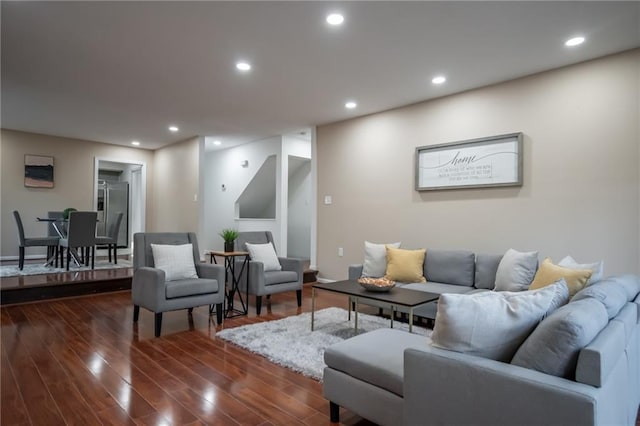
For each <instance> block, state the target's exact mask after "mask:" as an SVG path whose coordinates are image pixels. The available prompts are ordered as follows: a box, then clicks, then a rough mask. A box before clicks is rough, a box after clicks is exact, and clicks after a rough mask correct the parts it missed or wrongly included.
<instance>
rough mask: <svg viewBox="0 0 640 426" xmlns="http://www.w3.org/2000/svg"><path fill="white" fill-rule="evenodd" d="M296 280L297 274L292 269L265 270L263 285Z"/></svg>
mask: <svg viewBox="0 0 640 426" xmlns="http://www.w3.org/2000/svg"><path fill="white" fill-rule="evenodd" d="M293 281H298V274H297V273H296V272H294V271H267V272H265V273H264V285H271V284H281V283H288V282H293Z"/></svg>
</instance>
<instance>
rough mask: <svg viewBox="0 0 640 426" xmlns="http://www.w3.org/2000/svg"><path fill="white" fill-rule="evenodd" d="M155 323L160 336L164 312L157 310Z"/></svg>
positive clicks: (157, 334) (157, 333)
mask: <svg viewBox="0 0 640 426" xmlns="http://www.w3.org/2000/svg"><path fill="white" fill-rule="evenodd" d="M154 323H155V328H156V337H160V330H161V329H162V312H160V313H158V312H156V319H155V321H154Z"/></svg>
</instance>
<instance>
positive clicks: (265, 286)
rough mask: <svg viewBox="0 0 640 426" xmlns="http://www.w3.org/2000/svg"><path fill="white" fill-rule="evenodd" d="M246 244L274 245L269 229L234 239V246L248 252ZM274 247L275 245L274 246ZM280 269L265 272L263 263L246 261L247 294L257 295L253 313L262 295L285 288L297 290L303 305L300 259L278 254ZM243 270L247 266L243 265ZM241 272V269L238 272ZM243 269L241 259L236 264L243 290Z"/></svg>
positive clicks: (240, 235)
mask: <svg viewBox="0 0 640 426" xmlns="http://www.w3.org/2000/svg"><path fill="white" fill-rule="evenodd" d="M246 243H251V244H266V243H271V244H273V236H272V235H271V232H269V231H254V232H240V233H239V235H238V238H237V239H236V249H237V250H242V251H247V246H246ZM274 248H275V245H274ZM278 260H279V261H280V265H281V266H282V270H281V271H267V272H265V271H264V265H263V264H262V262H256V261H253V260H251V261H249V268H248V269H249V294H252V295H254V296H255V297H256V314H257V315H260V310H261V308H262V296H267V298H269V297H270V296H271V295H272V294H275V293H282V292H285V291H292V290H295V291H296V296H297V299H298V306H302V279H303V261H302V259H294V258H287V257H278ZM245 269H246V268H245ZM240 271H242V272H240ZM246 273H247V271H246V270H243V269H242V262H240V261H237V263H236V274H238V280H239V287H240V289H242V290H243V291H244V290H246V285H247V281H246V280H247V278H246V276H245V274H246Z"/></svg>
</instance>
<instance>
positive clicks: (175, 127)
mask: <svg viewBox="0 0 640 426" xmlns="http://www.w3.org/2000/svg"><path fill="white" fill-rule="evenodd" d="M169 130H170V131H172V132H177V131H178V130H180V129H178V127H177V126H169Z"/></svg>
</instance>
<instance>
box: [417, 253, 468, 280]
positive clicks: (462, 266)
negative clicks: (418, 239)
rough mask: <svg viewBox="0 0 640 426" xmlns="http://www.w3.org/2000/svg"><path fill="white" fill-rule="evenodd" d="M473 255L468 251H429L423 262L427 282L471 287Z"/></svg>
mask: <svg viewBox="0 0 640 426" xmlns="http://www.w3.org/2000/svg"><path fill="white" fill-rule="evenodd" d="M474 275H475V255H474V254H473V252H471V251H468V250H438V249H429V250H427V254H426V257H425V260H424V276H425V278H426V279H427V281H431V282H436V283H445V284H453V285H463V286H467V287H471V286H473V281H474Z"/></svg>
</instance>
